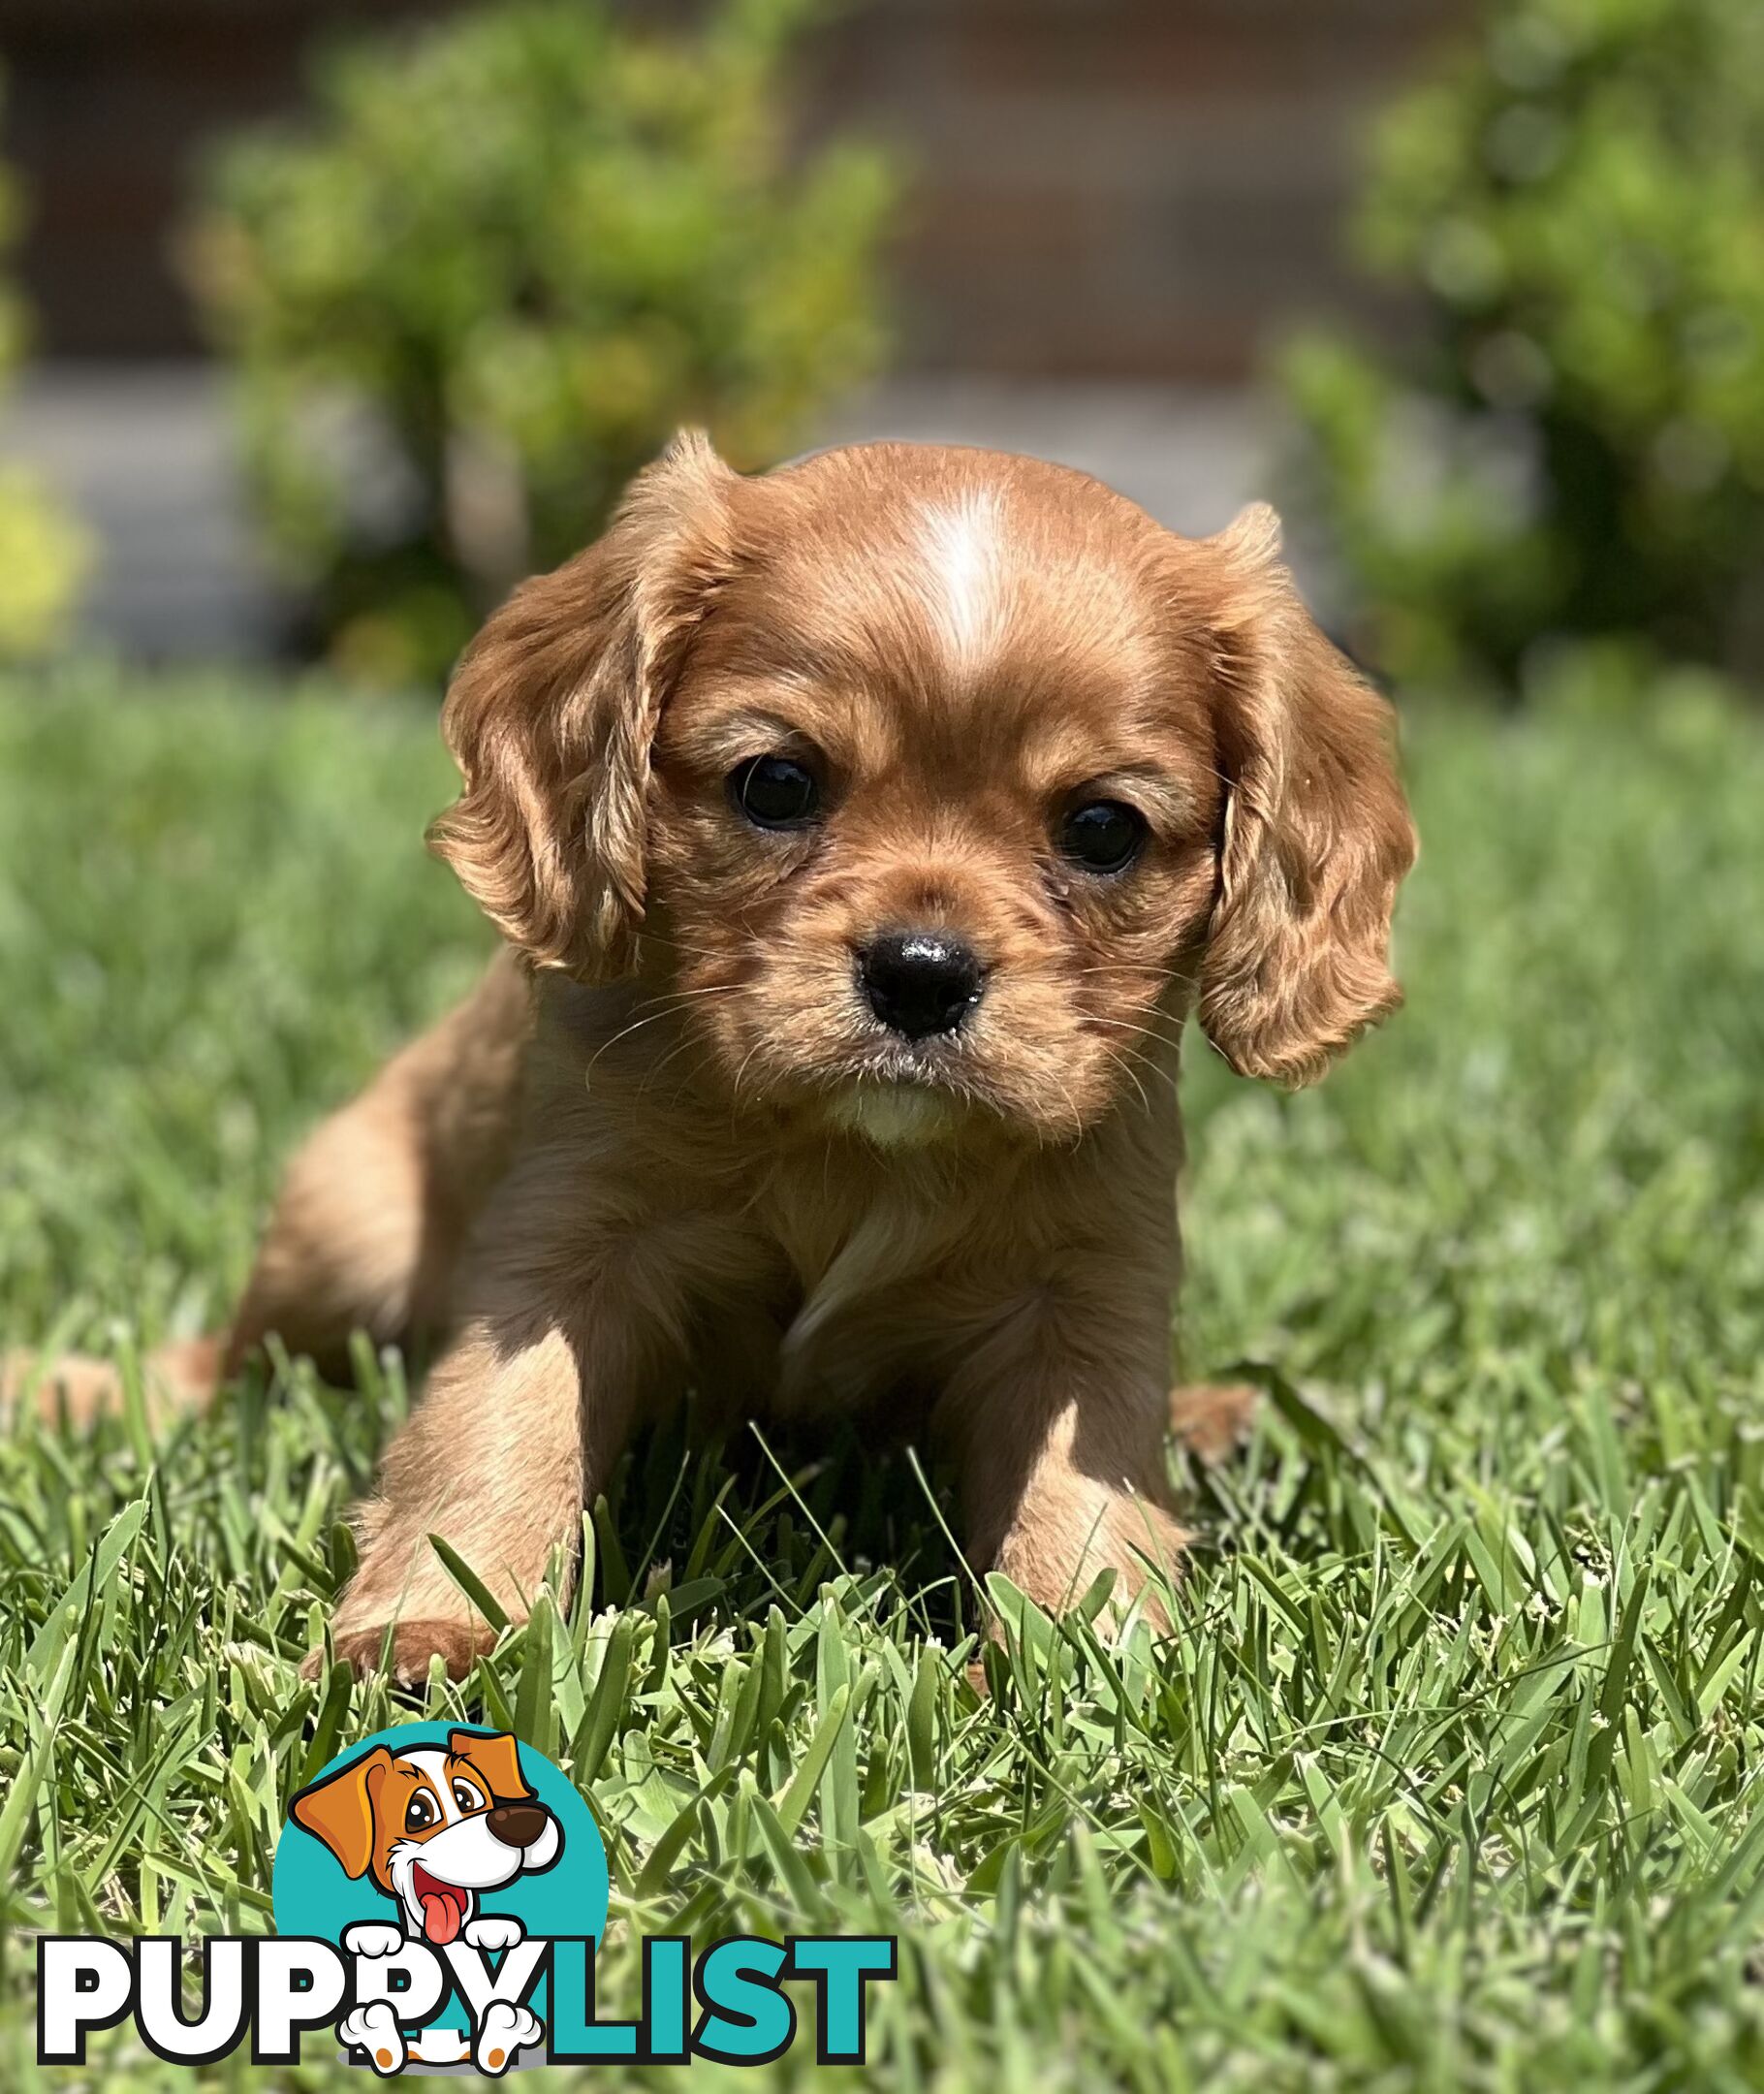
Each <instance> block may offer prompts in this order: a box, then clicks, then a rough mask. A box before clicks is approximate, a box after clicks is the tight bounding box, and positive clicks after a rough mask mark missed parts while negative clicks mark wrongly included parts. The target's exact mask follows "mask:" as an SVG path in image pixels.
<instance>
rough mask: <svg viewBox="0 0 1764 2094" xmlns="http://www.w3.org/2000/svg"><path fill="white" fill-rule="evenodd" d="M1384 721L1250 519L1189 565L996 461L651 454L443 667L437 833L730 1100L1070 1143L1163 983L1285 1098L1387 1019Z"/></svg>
mask: <svg viewBox="0 0 1764 2094" xmlns="http://www.w3.org/2000/svg"><path fill="white" fill-rule="evenodd" d="M1381 710H1382V709H1381V707H1380V705H1379V702H1378V701H1377V700H1376V699H1375V698H1373V697H1372V696H1371V695H1370V693H1369V692H1367V691H1366V690H1365V689H1364V687H1363V686H1362V685H1360V684H1359V683H1358V682H1357V681H1356V680H1355V679H1354V678H1353V676H1352V674H1351V672H1350V671H1348V670H1347V668H1346V666H1345V664H1343V663H1342V662H1341V661H1340V659H1339V656H1336V655H1335V654H1334V651H1333V650H1330V649H1329V648H1328V646H1327V643H1326V642H1324V641H1323V640H1322V638H1321V636H1320V635H1318V634H1317V633H1316V631H1315V628H1314V627H1313V626H1311V624H1310V622H1309V620H1308V619H1307V618H1306V616H1305V614H1304V612H1303V610H1302V609H1301V608H1300V607H1299V605H1298V603H1297V600H1296V598H1295V597H1293V595H1292V593H1291V591H1290V588H1289V587H1288V586H1287V585H1286V583H1285V580H1284V577H1283V575H1282V574H1281V573H1280V571H1279V570H1278V568H1277V567H1276V566H1275V565H1274V564H1273V532H1272V527H1271V520H1267V519H1266V518H1265V514H1264V515H1254V514H1252V516H1251V517H1250V518H1248V519H1246V520H1245V522H1244V524H1243V525H1241V526H1239V527H1238V528H1237V529H1236V530H1234V531H1233V532H1231V533H1227V534H1225V535H1224V536H1223V537H1221V538H1219V539H1215V540H1208V541H1198V542H1197V541H1184V540H1179V539H1177V538H1174V537H1173V536H1171V534H1169V533H1167V532H1165V531H1163V530H1161V529H1160V528H1159V527H1158V526H1156V525H1155V524H1152V523H1151V522H1150V519H1148V518H1147V517H1145V516H1144V515H1143V514H1142V513H1141V512H1140V511H1138V510H1136V509H1135V508H1133V507H1132V506H1131V505H1130V504H1129V503H1127V502H1125V501H1122V500H1121V499H1120V498H1119V497H1118V496H1116V495H1114V494H1111V493H1110V492H1108V491H1107V490H1105V489H1103V488H1101V487H1099V486H1097V485H1096V483H1094V482H1092V481H1089V480H1087V479H1086V478H1084V477H1083V476H1081V475H1078V474H1075V473H1070V472H1065V471H1062V470H1060V469H1059V468H1056V467H1053V466H1046V465H1040V464H1037V463H1035V462H1034V461H1032V460H1019V459H1006V458H999V457H994V456H991V455H988V454H984V453H977V452H963V451H938V450H930V449H921V448H918V447H909V446H875V447H870V448H866V449H864V450H858V451H850V452H840V453H832V454H827V455H825V456H823V457H821V458H818V459H815V460H809V461H807V462H805V463H803V464H801V465H798V466H794V467H791V468H789V469H787V470H785V471H782V472H780V473H776V474H773V475H771V476H768V477H766V478H763V479H759V480H753V481H743V480H738V479H737V478H736V477H735V476H734V475H732V474H729V473H728V472H727V471H726V470H725V469H724V468H722V467H721V466H720V464H719V463H718V462H717V461H716V460H714V458H713V457H712V456H711V455H710V454H709V452H708V451H706V450H705V449H703V448H702V447H692V446H686V447H683V448H681V449H680V450H678V451H677V453H676V454H675V455H674V456H673V457H672V458H671V459H670V460H667V461H664V463H663V465H662V466H660V467H657V468H655V470H654V471H653V473H652V474H651V475H650V476H648V478H647V479H646V481H645V482H643V483H640V485H639V489H638V491H637V492H635V494H634V496H633V498H632V500H631V501H630V503H629V504H628V505H627V508H626V510H625V511H624V512H623V514H622V516H621V518H620V520H619V522H618V523H617V524H615V526H614V530H613V532H611V533H610V534H609V536H608V538H607V539H605V540H603V541H602V542H601V545H600V546H599V547H596V548H594V549H592V551H591V552H590V553H589V554H588V555H584V556H583V560H582V561H580V562H576V563H572V565H571V566H570V567H566V568H564V569H560V570H559V571H558V573H557V574H556V575H555V576H551V577H546V578H543V579H542V580H541V581H540V582H538V583H535V584H529V585H528V586H527V588H526V589H525V590H523V591H521V592H520V594H518V596H517V597H516V598H515V599H514V601H513V603H512V604H511V605H510V606H509V607H508V608H507V609H506V610H505V611H504V612H503V613H501V614H499V615H498V619H496V620H493V621H492V623H491V626H490V627H489V628H488V629H487V632H486V634H485V635H484V636H483V637H482V638H481V640H480V642H479V643H478V644H477V646H476V647H475V648H474V650H472V653H471V654H470V655H469V656H468V658H467V661H466V663H465V664H464V665H463V666H462V669H461V673H460V678H459V680H458V682H457V684H456V687H455V691H454V693H453V694H452V696H451V698H450V703H449V712H448V724H449V733H450V737H451V739H452V740H453V743H454V746H455V748H456V751H457V754H458V755H459V757H460V760H461V764H462V767H463V768H464V770H465V772H466V776H467V784H468V790H467V794H466V796H465V798H464V800H463V801H462V802H461V803H460V806H459V807H458V808H457V809H455V810H454V812H453V813H452V814H451V815H450V816H449V817H447V818H446V819H445V820H444V822H443V823H442V824H441V825H440V828H439V832H438V835H439V842H440V846H441V848H442V849H443V850H444V851H445V852H446V853H447V855H449V856H450V857H451V858H452V859H453V860H454V862H455V864H456V865H457V867H458V868H459V870H460V872H461V873H462V876H464V877H465V879H466V882H467V885H468V886H470V887H471V888H472V890H473V892H474V893H476V894H478V896H479V898H480V900H482V901H483V902H485V904H486V906H487V907H488V909H489V911H490V913H491V914H492V916H494V917H495V918H496V920H497V921H498V922H500V923H501V924H502V925H503V928H504V929H505V930H507V931H508V932H509V933H510V935H511V936H515V937H516V938H517V940H518V941H519V942H520V943H522V944H524V945H525V946H526V947H527V949H528V950H529V952H531V953H532V954H533V955H534V957H535V958H537V959H538V960H539V961H540V962H541V963H542V964H547V963H549V964H551V965H558V966H563V967H566V968H570V969H571V970H572V971H576V972H578V973H582V974H585V975H590V976H592V975H596V974H598V975H603V976H604V975H605V974H606V973H608V972H616V971H620V970H623V969H627V968H632V967H634V966H641V967H642V968H643V969H644V971H645V973H646V975H648V976H650V977H651V978H652V979H653V980H654V982H655V984H656V991H657V996H658V998H660V997H662V996H665V995H676V996H677V999H678V1000H677V1005H676V1006H675V1007H677V1009H678V1010H679V1012H680V1013H681V1014H682V1018H683V1021H684V1022H685V1023H686V1024H687V1025H688V1026H689V1027H691V1028H692V1029H693V1031H695V1032H696V1034H697V1035H698V1037H699V1038H700V1039H701V1041H702V1042H703V1043H704V1044H705V1046H706V1047H707V1049H708V1050H709V1051H708V1054H707V1056H706V1057H705V1060H706V1062H707V1063H708V1064H709V1069H710V1070H711V1072H712V1074H713V1077H714V1080H716V1081H717V1082H718V1083H719V1084H720V1085H721V1087H722V1088H723V1089H724V1090H725V1091H726V1092H727V1093H728V1094H729V1095H730V1096H731V1097H732V1098H733V1099H734V1100H735V1101H736V1103H737V1104H745V1105H749V1106H753V1107H759V1108H764V1109H767V1110H769V1111H771V1112H772V1113H773V1114H774V1115H782V1116H784V1117H785V1118H786V1119H788V1120H792V1121H795V1122H797V1123H800V1124H803V1125H806V1126H809V1127H810V1128H813V1129H823V1130H824V1129H825V1127H826V1126H828V1125H829V1124H833V1125H843V1126H849V1127H852V1128H855V1129H858V1130H861V1131H863V1132H865V1133H866V1134H867V1135H869V1136H870V1137H871V1138H872V1139H874V1140H876V1141H878V1142H880V1143H883V1144H893V1143H897V1142H920V1141H928V1140H936V1139H941V1138H946V1137H954V1136H958V1135H960V1134H961V1132H962V1131H963V1130H964V1129H972V1128H975V1127H981V1126H984V1127H987V1128H991V1129H992V1130H994V1131H1000V1130H1002V1131H1004V1132H1006V1133H1010V1134H1016V1135H1019V1136H1021V1137H1023V1138H1024V1139H1030V1140H1036V1141H1048V1140H1057V1139H1062V1138H1074V1137H1076V1136H1078V1135H1079V1134H1081V1133H1082V1132H1083V1131H1084V1130H1085V1128H1086V1127H1087V1126H1090V1125H1091V1124H1093V1123H1094V1121H1095V1120H1096V1119H1097V1118H1098V1117H1099V1116H1100V1115H1101V1114H1102V1113H1104V1112H1106V1111H1107V1110H1108V1109H1110V1107H1111V1106H1112V1105H1113V1104H1114V1103H1116V1102H1117V1101H1118V1099H1120V1098H1121V1097H1123V1096H1127V1097H1133V1096H1135V1095H1137V1096H1140V1097H1143V1096H1144V1095H1145V1084H1144V1080H1143V1079H1144V1071H1145V1065H1146V1063H1147V1061H1148V1049H1149V1048H1150V1046H1151V1045H1152V1044H1153V1041H1154V1039H1155V1038H1156V1037H1157V1036H1159V1035H1161V1036H1163V1037H1165V1038H1169V1037H1171V1036H1173V1035H1174V1032H1175V1031H1177V1030H1178V1029H1179V1028H1180V1025H1181V1017H1182V1014H1183V1012H1184V1010H1185V1009H1186V1007H1187V1004H1188V1001H1189V998H1190V991H1191V989H1192V988H1193V987H1194V985H1195V984H1196V983H1197V982H1198V984H1199V986H1200V992H1201V996H1202V1002H1203V1016H1204V1018H1205V1019H1206V1020H1207V1022H1208V1024H1209V1030H1210V1031H1213V1036H1214V1038H1215V1040H1217V1041H1218V1042H1219V1044H1220V1045H1221V1046H1222V1047H1223V1048H1224V1050H1225V1051H1226V1052H1227V1053H1228V1054H1229V1055H1230V1056H1231V1058H1232V1059H1233V1060H1234V1061H1236V1062H1237V1063H1239V1065H1240V1066H1244V1067H1250V1068H1254V1069H1256V1070H1257V1071H1258V1072H1260V1073H1268V1074H1275V1075H1278V1076H1286V1077H1304V1076H1306V1075H1308V1074H1313V1073H1315V1072H1316V1071H1317V1070H1318V1069H1319V1068H1320V1066H1321V1065H1322V1064H1323V1063H1324V1062H1326V1061H1327V1059H1328V1058H1329V1055H1330V1054H1331V1053H1332V1052H1333V1051H1334V1050H1335V1049H1336V1048H1337V1047H1339V1046H1340V1045H1341V1044H1344V1042H1345V1040H1346V1039H1347V1038H1349V1037H1351V1035H1352V1033H1353V1032H1354V1031H1356V1030H1358V1028H1359V1027H1360V1026H1361V1025H1363V1024H1364V1023H1366V1022H1367V1020H1368V1019H1370V1017H1373V1016H1376V1015H1378V1013H1379V1012H1380V1011H1381V1010H1382V1009H1384V1008H1386V1007H1388V1004H1389V1003H1390V1002H1391V1001H1392V1000H1394V997H1395V991H1394V986H1393V985H1392V984H1391V983H1390V981H1389V978H1388V975H1387V974H1386V973H1385V971H1384V967H1383V952H1384V942H1385V935H1386V932H1387V929H1388V920H1389V911H1390V905H1391V900H1392V897H1393V896H1394V892H1395V888H1396V885H1397V881H1398V879H1399V878H1400V877H1401V874H1402V871H1403V870H1404V869H1405V868H1406V866H1407V863H1408V861H1409V858H1410V856H1411V855H1412V839H1411V836H1410V832H1409V828H1408V823H1407V819H1406V815H1405V813H1404V811H1403V809H1402V800H1401V795H1400V793H1399V792H1398V789H1397V787H1396V784H1395V779H1394V776H1393V774H1392V771H1391V767H1390V762H1389V756H1388V752H1387V749H1386V747H1385V737H1384V734H1383V722H1382V718H1381ZM640 924H641V927H642V940H641V943H640V942H639V940H638V936H637V933H638V927H639V925H640Z"/></svg>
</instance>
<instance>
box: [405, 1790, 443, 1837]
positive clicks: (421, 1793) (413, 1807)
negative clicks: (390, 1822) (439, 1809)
mask: <svg viewBox="0 0 1764 2094" xmlns="http://www.w3.org/2000/svg"><path fill="white" fill-rule="evenodd" d="M435 1815H436V1814H435V1799H434V1797H433V1796H432V1795H430V1794H429V1793H428V1791H427V1790H426V1789H419V1790H418V1791H417V1793H416V1794H415V1795H414V1796H412V1797H411V1799H410V1801H409V1802H408V1803H407V1804H406V1805H405V1806H404V1829H405V1831H406V1832H426V1831H427V1830H428V1828H429V1826H430V1825H432V1824H434V1823H435Z"/></svg>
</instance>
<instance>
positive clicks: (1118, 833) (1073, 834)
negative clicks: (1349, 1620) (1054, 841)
mask: <svg viewBox="0 0 1764 2094" xmlns="http://www.w3.org/2000/svg"><path fill="white" fill-rule="evenodd" d="M1145 841H1146V817H1145V816H1144V815H1143V814H1142V813H1141V812H1140V811H1139V809H1137V808H1130V807H1128V806H1127V805H1126V803H1125V802H1124V801H1121V800H1088V801H1087V802H1086V803H1085V805H1084V806H1083V807H1076V808H1074V809H1072V810H1071V812H1070V813H1069V814H1067V815H1066V817H1065V818H1064V820H1063V821H1062V822H1061V823H1060V825H1059V835H1058V843H1059V847H1060V849H1061V850H1062V851H1063V852H1064V853H1065V855H1066V856H1067V857H1068V858H1070V859H1071V860H1073V862H1074V863H1075V864H1077V865H1081V866H1083V867H1084V868H1085V869H1086V871H1087V872H1125V870H1126V869H1127V867H1128V866H1130V865H1131V864H1132V863H1133V861H1134V859H1135V858H1137V857H1138V856H1139V853H1140V846H1141V845H1142V844H1143V843H1144V842H1145Z"/></svg>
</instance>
